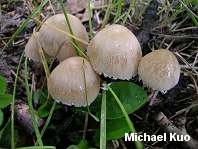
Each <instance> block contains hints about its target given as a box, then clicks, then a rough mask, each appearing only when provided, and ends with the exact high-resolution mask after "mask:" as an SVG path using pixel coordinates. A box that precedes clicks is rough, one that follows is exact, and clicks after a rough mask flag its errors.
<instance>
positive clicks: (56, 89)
mask: <svg viewBox="0 0 198 149" xmlns="http://www.w3.org/2000/svg"><path fill="white" fill-rule="evenodd" d="M83 72H84V74H85V78H86V89H87V97H88V99H87V101H88V105H90V104H91V103H92V102H93V101H94V99H95V98H96V97H97V95H98V93H99V90H100V76H99V75H98V74H97V73H96V72H95V71H94V70H93V68H92V66H91V64H90V62H89V61H88V60H86V59H85V58H82V57H70V58H67V59H66V60H64V61H62V62H61V63H60V64H59V65H58V66H57V67H56V68H55V69H54V70H53V71H52V73H51V74H50V76H49V79H48V90H49V93H50V94H51V96H52V97H53V98H54V99H55V100H56V101H58V102H62V103H63V104H66V105H74V106H86V105H87V104H86V90H85V86H84V83H85V80H84V74H83Z"/></svg>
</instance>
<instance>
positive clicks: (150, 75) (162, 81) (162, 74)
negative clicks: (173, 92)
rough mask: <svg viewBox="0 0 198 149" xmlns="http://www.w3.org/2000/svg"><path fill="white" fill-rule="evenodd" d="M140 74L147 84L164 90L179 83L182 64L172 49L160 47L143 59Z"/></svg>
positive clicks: (139, 69) (155, 88)
mask: <svg viewBox="0 0 198 149" xmlns="http://www.w3.org/2000/svg"><path fill="white" fill-rule="evenodd" d="M138 75H139V76H140V78H141V79H142V81H143V82H144V83H145V84H146V85H147V86H149V87H151V88H152V89H154V90H158V91H161V92H164V91H167V90H169V89H171V88H173V87H174V86H175V85H176V84H177V83H178V81H179V77H180V66H179V63H178V61H177V58H176V57H175V55H174V54H173V53H172V52H171V51H169V50H166V49H158V50H154V51H153V52H151V53H149V54H147V55H145V56H144V57H143V58H142V59H141V61H140V64H139V68H138Z"/></svg>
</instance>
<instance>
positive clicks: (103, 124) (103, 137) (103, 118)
mask: <svg viewBox="0 0 198 149" xmlns="http://www.w3.org/2000/svg"><path fill="white" fill-rule="evenodd" d="M100 149H106V91H105V90H103V91H102V105H101V122H100Z"/></svg>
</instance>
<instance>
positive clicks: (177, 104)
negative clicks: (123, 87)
mask: <svg viewBox="0 0 198 149" xmlns="http://www.w3.org/2000/svg"><path fill="white" fill-rule="evenodd" d="M39 3H40V2H39V1H35V4H34V5H38V4H39ZM93 3H94V4H95V6H99V5H100V4H101V1H93ZM124 3H125V4H124V6H123V8H122V9H123V11H127V10H128V8H129V3H130V1H124ZM64 4H65V6H67V8H68V11H69V13H71V14H73V15H76V16H77V17H79V19H81V21H82V23H83V24H84V26H85V27H86V29H87V31H89V25H88V16H87V13H86V12H87V7H86V6H87V5H86V4H87V3H86V0H83V1H81V4H79V2H78V0H75V1H74V2H73V3H72V2H71V1H69V0H68V1H64ZM54 5H55V6H56V7H55V8H56V9H55V11H56V13H60V12H61V8H60V4H59V3H58V2H57V3H56V4H54ZM161 7H162V4H161V3H159V2H158V1H156V0H153V1H152V2H151V3H150V4H149V6H148V7H147V9H146V10H145V13H143V16H141V17H140V18H138V19H137V20H133V22H130V20H129V21H128V22H129V23H127V24H126V27H127V28H128V29H130V30H131V31H132V32H133V33H134V34H135V35H136V36H137V38H138V40H139V42H140V44H141V47H142V51H143V55H145V54H147V53H149V52H151V50H153V49H158V48H167V47H168V49H169V50H170V51H172V52H175V54H176V55H177V58H178V61H179V63H180V65H181V76H180V80H179V82H178V84H177V85H176V86H175V87H174V88H172V89H171V90H169V91H168V92H167V93H166V94H162V93H160V92H159V93H158V94H156V97H153V93H154V92H153V91H151V90H150V89H148V88H146V87H144V86H143V84H142V82H141V81H139V79H138V77H137V76H136V77H135V78H134V79H133V80H132V82H134V83H136V84H138V85H140V86H142V87H144V89H145V90H146V91H147V93H148V98H147V100H146V102H145V103H144V104H143V105H142V106H141V107H140V108H139V109H138V110H136V111H135V112H134V113H133V114H130V115H129V116H130V118H131V120H132V121H133V123H134V126H135V128H136V130H137V132H138V133H146V134H148V135H154V134H155V135H162V134H164V133H165V132H166V133H170V132H176V133H179V134H182V133H183V132H186V134H189V135H190V136H191V137H192V140H193V141H191V144H189V143H187V142H185V141H181V142H178V141H159V142H157V141H145V142H143V144H144V146H145V148H169V149H181V148H196V145H197V144H198V143H197V141H198V127H197V126H198V119H197V117H198V108H197V101H198V96H197V93H198V88H197V79H198V78H197V75H198V74H197V68H198V67H197V62H198V61H197V55H198V54H197V47H198V40H197V39H198V36H197V35H198V28H197V27H194V26H195V25H194V24H193V22H192V19H191V18H190V17H189V16H188V13H187V12H186V11H183V12H182V13H180V14H179V15H178V16H177V17H175V20H173V21H172V23H170V24H169V25H167V24H166V22H167V17H170V15H171V14H167V12H166V11H165V10H164V11H161V12H160V10H162V9H160V8H161ZM191 7H192V8H193V6H191ZM0 12H1V14H0V23H1V32H0V48H1V49H2V48H3V47H4V45H5V43H7V42H8V41H9V39H10V38H11V36H12V35H13V34H14V33H15V32H16V31H17V29H18V28H19V27H20V25H21V24H22V23H23V22H24V20H25V19H27V18H28V16H29V15H30V11H29V9H28V7H27V6H26V5H25V4H24V2H23V1H20V0H16V1H15V2H14V1H9V0H1V10H0ZM170 13H171V12H170ZM43 15H45V16H48V17H49V16H51V15H53V12H52V9H51V8H50V5H46V6H45V7H44V8H43ZM104 15H105V11H104V10H95V11H93V18H92V23H93V30H94V32H98V31H99V30H100V28H101V23H102V19H103V17H104ZM96 16H98V17H99V19H97V17H96ZM113 17H114V15H112V16H110V20H109V24H111V23H112V21H113ZM41 19H43V18H41ZM118 23H119V22H118ZM34 27H36V23H35V21H34V19H31V20H30V22H29V23H28V24H27V25H26V27H25V28H24V29H23V30H22V31H21V32H20V34H18V35H17V37H16V38H15V39H14V40H13V41H12V42H11V44H9V46H8V47H7V48H6V49H5V50H4V51H0V75H2V76H4V77H5V78H6V81H7V93H10V94H12V93H13V88H14V87H13V84H14V81H15V77H16V72H17V69H18V64H19V61H20V59H21V55H22V53H23V51H24V48H25V45H26V43H27V41H28V39H29V38H30V36H31V35H32V31H33V28H34ZM181 57H182V58H183V59H182V58H181ZM185 62H186V63H185ZM188 64H190V66H189V65H188ZM44 78H45V73H44V69H43V66H42V64H41V63H38V62H33V61H31V60H30V61H29V62H28V81H29V84H30V87H31V88H33V91H35V90H36V89H41V88H42V85H43V82H44V81H43V80H44ZM24 82H25V81H24V59H23V60H22V66H21V69H20V73H19V81H18V83H17V91H16V98H15V100H16V101H17V102H19V101H20V104H24V105H26V104H27V97H26V90H25V83H24ZM39 106H40V105H38V104H34V108H35V110H37V109H38V107H39ZM73 109H74V107H71V106H65V105H63V108H61V109H59V110H55V111H54V113H53V116H52V119H51V121H50V124H49V128H48V129H47V130H46V132H45V133H44V136H43V138H42V140H43V143H44V145H52V146H56V148H58V149H63V148H66V147H68V146H69V145H72V144H77V142H78V140H81V139H82V136H83V130H84V121H85V115H84V114H80V113H76V112H73V111H74V110H73ZM3 112H4V115H5V120H4V124H3V126H4V125H5V123H6V120H7V119H8V118H9V117H10V115H11V113H10V107H7V108H4V109H3ZM161 112H162V113H163V114H164V116H162V117H161V118H165V119H167V123H168V124H167V123H164V124H161V123H160V120H161V119H158V118H159V114H160V113H161ZM181 119H182V121H181ZM45 120H46V119H44V121H45ZM77 120H78V122H81V123H82V124H77ZM169 124H171V126H172V125H173V127H174V129H172V128H173V127H171V128H169ZM0 128H2V127H0ZM41 128H42V126H41V127H40V129H41ZM15 129H16V130H17V131H18V142H17V144H16V147H24V146H32V145H34V142H35V138H36V137H35V135H34V133H33V132H32V131H27V130H26V129H25V128H24V127H22V124H21V122H20V120H19V119H16V120H15ZM97 129H99V123H97V122H96V121H95V120H94V119H92V118H91V117H89V121H88V128H87V132H86V140H87V141H88V142H89V146H92V147H96V146H95V144H94V143H93V136H94V134H95V132H96V130H97ZM117 142H118V143H119V147H117V148H119V149H121V148H125V147H126V148H128V149H132V148H135V145H134V142H127V141H124V138H121V139H118V140H117ZM192 144H193V145H192ZM96 148H98V147H96ZM107 148H116V147H115V146H113V143H112V142H111V141H109V142H108V144H107ZM197 148H198V145H197Z"/></svg>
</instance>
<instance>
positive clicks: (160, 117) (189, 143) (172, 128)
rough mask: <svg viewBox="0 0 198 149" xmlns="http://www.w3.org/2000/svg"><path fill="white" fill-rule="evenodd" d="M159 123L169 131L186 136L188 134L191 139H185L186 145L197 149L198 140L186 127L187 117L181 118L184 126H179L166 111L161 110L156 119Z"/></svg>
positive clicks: (191, 148)
mask: <svg viewBox="0 0 198 149" xmlns="http://www.w3.org/2000/svg"><path fill="white" fill-rule="evenodd" d="M155 120H156V121H157V123H158V125H160V126H161V128H162V129H163V130H164V131H165V132H168V133H176V135H179V136H186V135H188V136H189V137H190V140H189V141H185V140H184V141H183V143H184V145H185V146H187V148H189V149H197V147H198V141H197V140H195V139H193V138H192V137H191V136H190V135H189V134H188V133H187V132H186V129H185V123H186V118H185V117H183V118H182V119H180V120H179V121H180V123H181V124H182V125H180V126H183V127H182V128H177V127H176V126H175V125H174V124H173V123H172V122H171V121H170V120H169V119H168V118H167V117H166V116H165V115H164V113H162V112H160V113H159V114H158V116H157V117H156V119H155Z"/></svg>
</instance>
